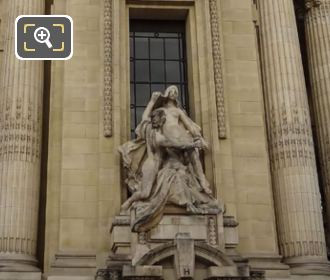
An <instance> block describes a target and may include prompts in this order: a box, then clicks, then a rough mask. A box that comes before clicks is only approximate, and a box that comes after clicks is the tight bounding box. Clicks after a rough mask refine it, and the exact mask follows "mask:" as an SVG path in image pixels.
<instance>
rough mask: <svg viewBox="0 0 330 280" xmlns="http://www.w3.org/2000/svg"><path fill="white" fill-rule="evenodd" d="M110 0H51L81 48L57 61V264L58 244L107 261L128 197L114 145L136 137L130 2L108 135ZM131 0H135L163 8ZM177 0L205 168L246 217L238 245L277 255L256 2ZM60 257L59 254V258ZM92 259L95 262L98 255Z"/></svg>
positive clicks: (49, 238) (52, 190)
mask: <svg viewBox="0 0 330 280" xmlns="http://www.w3.org/2000/svg"><path fill="white" fill-rule="evenodd" d="M104 2H105V1H102V0H70V1H64V0H55V1H54V5H53V10H52V12H53V13H54V14H56V13H57V14H61V13H63V14H69V15H71V16H72V18H73V21H74V55H73V58H72V59H71V60H70V61H67V62H53V63H52V87H51V105H50V107H51V109H50V110H51V112H50V128H49V131H50V143H49V149H50V151H49V160H48V162H49V168H48V169H49V170H48V177H49V179H48V196H47V217H46V222H47V225H46V232H47V234H46V246H45V247H46V254H45V258H46V262H45V263H46V266H45V269H46V270H47V271H48V270H49V269H50V267H52V266H53V268H52V269H51V270H54V269H55V270H56V268H54V267H56V261H55V262H54V257H55V254H58V253H59V252H61V253H72V252H74V254H75V257H74V258H77V259H81V260H82V259H84V256H86V255H92V256H94V258H96V256H98V257H99V259H100V262H99V265H102V260H103V257H102V256H106V254H107V252H108V250H109V242H108V241H109V234H108V230H109V225H110V222H111V219H112V218H113V217H114V215H115V214H118V210H119V205H120V204H121V182H120V166H119V165H120V160H119V156H118V154H117V151H116V147H117V146H118V145H120V144H122V143H123V142H125V141H126V140H127V139H128V137H129V107H128V98H129V94H128V83H127V79H128V73H129V71H128V69H129V68H128V44H127V42H128V41H127V40H128V33H127V32H128V22H127V20H128V14H127V12H128V10H127V6H125V1H118V0H113V1H112V2H113V9H112V16H113V17H112V24H113V30H114V32H113V34H112V48H113V53H112V55H113V60H112V66H113V76H112V78H113V84H112V93H113V95H112V98H113V103H112V117H113V127H112V134H113V137H110V138H106V137H104V136H103V99H102V98H103V63H104V57H103V51H104V50H103V31H104V30H103V27H104V25H103V23H104V21H103V19H104V14H103V12H104ZM130 2H131V3H132V4H131V7H132V8H149V9H150V8H157V6H156V5H144V6H143V5H137V3H138V1H136V2H134V1H130ZM156 2H157V1H156ZM178 2H179V6H173V7H170V6H166V8H169V7H170V8H173V9H180V8H181V7H182V9H184V10H188V11H189V18H188V19H187V22H189V29H188V32H189V34H187V40H189V42H187V46H188V48H189V49H188V59H189V61H188V72H189V83H190V86H189V87H190V101H191V106H190V107H191V108H192V117H193V119H194V120H195V121H196V122H197V123H198V124H200V125H201V126H202V129H203V134H204V137H205V138H206V140H207V141H209V142H210V143H211V150H210V152H209V153H207V154H206V156H205V164H206V175H207V177H208V179H209V180H210V181H211V182H212V183H213V185H214V186H215V190H216V193H217V197H218V198H220V199H222V200H223V202H224V203H225V204H226V207H227V214H228V215H234V216H235V217H236V218H237V220H238V222H239V223H240V226H239V234H240V245H239V250H240V252H241V253H243V254H245V255H250V256H252V255H253V256H256V255H259V254H267V255H277V254H278V252H277V246H276V237H275V236H276V231H275V222H274V208H273V202H272V201H273V200H272V192H271V185H270V175H269V165H268V156H267V144H266V137H265V121H264V113H263V102H262V100H263V99H262V91H261V83H260V75H259V70H258V57H257V39H256V31H255V26H254V23H253V20H254V14H253V6H252V3H251V1H250V0H244V1H242V0H239V1H238V0H236V1H234V0H230V1H229V0H222V1H200V0H199V1H195V3H194V4H193V2H194V1H178ZM211 2H214V3H215V6H214V3H211ZM156 4H157V3H156ZM158 4H159V3H158ZM192 4H193V5H192ZM210 4H211V5H213V6H212V7H210V6H209V5H210ZM180 5H181V6H180ZM160 8H164V6H163V5H160ZM210 8H212V9H215V13H216V17H214V15H213V18H212V17H211V16H210V13H209V11H210V10H209V9H210ZM214 20H217V21H218V22H217V26H218V28H219V36H220V40H219V42H220V55H221V56H222V57H221V59H222V60H221V65H216V67H220V68H223V69H222V71H223V73H222V75H223V76H222V78H223V83H224V86H225V87H224V91H223V94H224V100H225V115H224V116H225V121H226V123H225V125H226V127H225V128H226V139H220V140H219V137H218V134H217V131H218V129H217V128H218V124H217V107H216V106H215V104H216V102H215V100H216V96H215V89H216V87H215V83H214V79H213V78H211V79H209V77H214V71H217V68H213V67H212V65H213V63H212V61H213V56H212V35H214V33H212V32H213V31H214V30H213V31H212V32H211V23H212V21H214ZM204 30H206V31H207V32H204ZM197 58H198V59H197ZM220 70H221V69H220ZM198 75H200V76H199V77H198ZM218 110H219V106H218ZM49 221H52V222H51V223H50V222H49ZM96 236H97V238H95V237H96ZM62 257H63V256H58V261H57V262H59V260H60V259H61V258H62ZM92 258H93V257H92ZM89 265H90V267H93V266H95V260H94V261H91V262H90V263H89ZM82 266H83V265H82Z"/></svg>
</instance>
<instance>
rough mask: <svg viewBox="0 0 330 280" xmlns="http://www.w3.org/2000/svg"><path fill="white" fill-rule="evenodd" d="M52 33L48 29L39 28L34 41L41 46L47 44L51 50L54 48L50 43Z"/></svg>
mask: <svg viewBox="0 0 330 280" xmlns="http://www.w3.org/2000/svg"><path fill="white" fill-rule="evenodd" d="M49 37H50V32H49V30H48V29H47V28H46V27H38V28H37V29H36V30H35V31H34V39H35V40H36V41H37V42H38V43H41V44H44V43H45V44H46V45H47V47H48V48H49V49H51V48H52V47H53V45H52V43H51V42H50V41H49Z"/></svg>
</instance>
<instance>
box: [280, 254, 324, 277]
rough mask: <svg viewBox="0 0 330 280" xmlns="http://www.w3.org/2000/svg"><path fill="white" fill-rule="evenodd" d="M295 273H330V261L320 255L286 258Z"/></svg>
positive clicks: (285, 260)
mask: <svg viewBox="0 0 330 280" xmlns="http://www.w3.org/2000/svg"><path fill="white" fill-rule="evenodd" d="M284 263H286V264H287V265H289V266H290V273H291V274H293V275H330V262H329V261H328V260H326V259H321V258H319V257H317V258H315V257H312V256H311V257H296V258H287V259H284Z"/></svg>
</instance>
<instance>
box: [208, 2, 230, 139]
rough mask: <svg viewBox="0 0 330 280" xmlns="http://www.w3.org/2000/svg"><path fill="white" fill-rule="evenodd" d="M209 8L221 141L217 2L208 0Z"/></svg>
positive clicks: (222, 116) (223, 132) (223, 121)
mask: <svg viewBox="0 0 330 280" xmlns="http://www.w3.org/2000/svg"><path fill="white" fill-rule="evenodd" d="M209 6H210V20H211V34H212V54H213V67H214V70H213V71H214V84H215V97H216V104H217V119H218V134H219V138H221V139H222V138H226V118H225V100H224V86H223V77H222V76H223V74H222V65H221V48H220V33H219V18H218V9H217V1H216V0H210V1H209Z"/></svg>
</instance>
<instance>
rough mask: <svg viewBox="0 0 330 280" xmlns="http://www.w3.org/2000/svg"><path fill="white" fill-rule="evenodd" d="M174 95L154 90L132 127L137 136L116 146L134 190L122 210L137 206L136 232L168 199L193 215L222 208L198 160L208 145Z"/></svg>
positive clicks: (173, 89)
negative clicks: (137, 122)
mask: <svg viewBox="0 0 330 280" xmlns="http://www.w3.org/2000/svg"><path fill="white" fill-rule="evenodd" d="M177 97H178V89H177V87H176V86H170V87H168V88H167V89H166V91H165V92H164V93H161V92H154V93H153V94H152V97H151V99H150V101H149V103H148V105H147V107H146V109H145V111H144V113H143V115H142V121H141V123H140V124H139V125H138V126H137V128H136V134H137V138H136V139H135V140H133V141H129V142H127V143H125V144H123V145H122V146H120V147H119V151H120V153H121V155H122V158H123V163H124V167H125V168H126V171H127V177H126V184H127V186H128V188H129V190H130V192H131V193H132V195H131V197H129V198H128V199H127V200H126V201H125V202H124V204H123V205H122V207H121V208H122V211H124V212H125V211H127V210H129V209H131V208H132V207H133V208H134V209H135V218H134V221H133V223H132V229H133V230H134V231H144V230H147V229H150V228H152V227H153V226H155V225H157V223H158V222H159V220H160V219H161V217H162V212H163V210H164V207H165V205H166V204H167V203H172V204H175V205H178V206H181V207H185V208H186V210H187V211H188V212H191V213H194V214H215V213H219V212H220V211H221V207H220V205H219V203H218V201H216V199H215V198H214V197H213V196H212V192H211V190H210V186H209V183H208V181H207V179H206V178H205V175H204V172H203V169H202V165H201V162H200V156H199V152H200V150H203V149H206V148H207V144H206V142H205V140H204V139H203V137H202V135H201V129H200V127H199V126H198V125H197V124H195V123H194V122H193V121H192V120H191V119H190V118H189V117H188V116H187V115H186V113H185V112H184V111H183V110H182V109H181V108H180V104H179V101H178V100H177Z"/></svg>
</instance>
